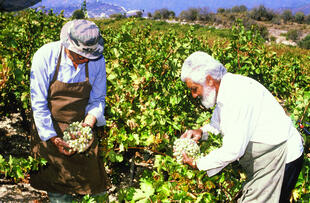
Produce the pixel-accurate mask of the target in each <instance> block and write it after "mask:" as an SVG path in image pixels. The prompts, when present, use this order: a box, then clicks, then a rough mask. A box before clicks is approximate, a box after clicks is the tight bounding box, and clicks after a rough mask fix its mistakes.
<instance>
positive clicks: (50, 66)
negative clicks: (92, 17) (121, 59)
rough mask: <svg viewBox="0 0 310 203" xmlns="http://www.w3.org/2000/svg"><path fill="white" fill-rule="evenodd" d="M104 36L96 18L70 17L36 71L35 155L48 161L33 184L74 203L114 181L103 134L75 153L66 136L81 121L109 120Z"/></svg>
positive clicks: (36, 61) (37, 60)
mask: <svg viewBox="0 0 310 203" xmlns="http://www.w3.org/2000/svg"><path fill="white" fill-rule="evenodd" d="M102 53H103V39H102V37H101V35H100V30H99V28H98V27H97V26H96V24H95V23H93V22H90V21H87V20H73V21H69V22H67V23H66V24H65V25H64V26H63V28H62V30H61V34H60V41H56V42H51V43H48V44H46V45H44V46H42V47H41V48H40V49H39V50H38V51H37V52H36V53H35V55H34V57H33V61H32V67H31V74H30V77H31V78H30V89H31V90H30V91H31V106H32V111H33V118H34V124H35V125H34V128H35V129H36V131H35V132H36V133H34V134H33V135H32V152H33V155H34V156H35V157H42V158H45V159H46V160H47V166H45V167H42V168H40V170H39V171H38V172H35V173H33V174H31V178H30V183H31V185H32V186H33V187H34V188H36V189H40V190H45V191H47V193H48V196H49V199H50V201H51V202H72V200H73V196H74V195H76V194H79V195H86V194H92V195H100V194H104V193H106V191H107V189H108V188H109V186H110V182H109V180H108V178H107V174H106V172H105V168H104V163H103V162H102V158H100V157H99V155H100V152H99V150H98V139H96V138H97V137H96V135H95V139H94V141H93V142H92V145H91V146H89V148H88V149H87V153H88V154H87V156H86V155H85V154H80V153H75V152H74V151H73V150H70V147H69V146H68V144H67V143H66V142H65V141H64V140H63V139H62V137H63V131H64V130H65V129H66V128H67V127H68V125H69V124H70V123H72V122H75V121H79V122H80V121H83V126H90V127H91V128H94V127H96V126H103V125H105V117H104V108H105V96H106V70H105V60H104V57H103V56H102Z"/></svg>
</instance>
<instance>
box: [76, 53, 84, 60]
mask: <svg viewBox="0 0 310 203" xmlns="http://www.w3.org/2000/svg"><path fill="white" fill-rule="evenodd" d="M77 57H78V59H79V60H85V59H86V58H85V57H84V56H81V55H78V54H77Z"/></svg>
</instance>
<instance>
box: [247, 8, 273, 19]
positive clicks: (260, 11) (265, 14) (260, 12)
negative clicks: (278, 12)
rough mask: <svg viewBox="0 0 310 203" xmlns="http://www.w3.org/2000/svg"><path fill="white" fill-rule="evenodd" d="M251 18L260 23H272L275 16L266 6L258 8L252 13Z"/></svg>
mask: <svg viewBox="0 0 310 203" xmlns="http://www.w3.org/2000/svg"><path fill="white" fill-rule="evenodd" d="M250 16H251V18H253V19H254V20H258V21H270V20H272V18H273V17H274V16H275V14H274V12H273V11H272V10H269V9H267V8H266V7H265V6H263V5H260V6H259V7H258V8H254V9H252V10H251V12H250Z"/></svg>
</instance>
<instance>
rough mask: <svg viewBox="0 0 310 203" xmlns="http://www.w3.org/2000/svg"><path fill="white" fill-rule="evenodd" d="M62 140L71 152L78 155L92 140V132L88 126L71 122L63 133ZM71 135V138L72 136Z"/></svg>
mask: <svg viewBox="0 0 310 203" xmlns="http://www.w3.org/2000/svg"><path fill="white" fill-rule="evenodd" d="M63 134H64V136H63V139H64V141H66V142H67V143H68V144H69V146H70V147H71V148H72V150H74V151H77V152H78V153H81V152H84V151H85V150H86V149H87V148H88V145H89V142H90V141H91V140H92V138H93V133H92V130H91V128H90V127H89V126H85V127H83V126H82V122H73V123H71V124H70V125H69V127H68V128H67V129H66V130H65V131H64V133H63ZM71 135H73V138H72V136H71Z"/></svg>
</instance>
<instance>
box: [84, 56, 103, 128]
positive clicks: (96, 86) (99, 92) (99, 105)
mask: <svg viewBox="0 0 310 203" xmlns="http://www.w3.org/2000/svg"><path fill="white" fill-rule="evenodd" d="M94 65H95V66H96V70H98V71H96V72H95V76H94V81H93V84H92V90H91V92H90V97H89V101H88V105H87V107H86V114H91V115H93V116H95V117H96V119H97V122H96V125H97V126H103V125H105V124H106V120H105V117H104V108H105V97H106V69H105V60H104V58H103V57H102V58H101V59H99V60H98V61H97V62H96V63H95V64H94ZM90 70H91V69H90ZM93 74H94V73H93Z"/></svg>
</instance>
